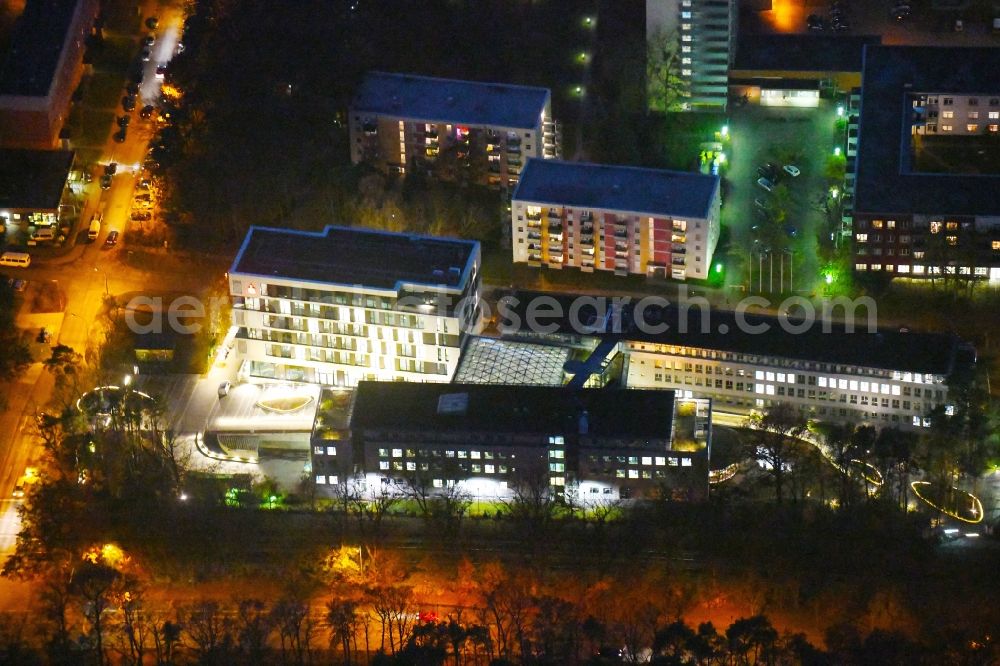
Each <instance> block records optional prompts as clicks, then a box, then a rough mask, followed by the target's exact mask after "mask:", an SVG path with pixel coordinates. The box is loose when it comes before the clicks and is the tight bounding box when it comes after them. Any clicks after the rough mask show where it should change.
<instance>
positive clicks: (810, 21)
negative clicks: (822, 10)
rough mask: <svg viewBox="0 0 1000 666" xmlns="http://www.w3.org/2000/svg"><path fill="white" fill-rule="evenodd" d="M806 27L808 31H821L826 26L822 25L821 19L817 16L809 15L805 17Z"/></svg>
mask: <svg viewBox="0 0 1000 666" xmlns="http://www.w3.org/2000/svg"><path fill="white" fill-rule="evenodd" d="M806 27H807V28H809V29H810V30H816V31H819V30H823V29H824V28H825V27H826V26H825V25H824V24H823V18H822V17H821V16H819V15H818V14H810V15H809V16H807V17H806Z"/></svg>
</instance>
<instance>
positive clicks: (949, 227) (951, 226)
mask: <svg viewBox="0 0 1000 666" xmlns="http://www.w3.org/2000/svg"><path fill="white" fill-rule="evenodd" d="M944 226H945V229H947V230H948V231H955V230H956V229H958V222H949V223H947V224H946V225H944Z"/></svg>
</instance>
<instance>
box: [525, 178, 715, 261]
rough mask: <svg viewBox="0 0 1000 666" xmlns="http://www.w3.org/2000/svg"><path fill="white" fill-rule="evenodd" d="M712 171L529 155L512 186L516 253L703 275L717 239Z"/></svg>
mask: <svg viewBox="0 0 1000 666" xmlns="http://www.w3.org/2000/svg"><path fill="white" fill-rule="evenodd" d="M720 202H721V199H720V194H719V178H718V177H717V176H708V175H702V174H699V173H686V172H677V171H664V170H660V169H641V168H636V167H624V166H609V165H602V164H586V163H582V162H565V161H561V160H530V161H529V162H528V165H527V167H525V170H524V173H523V174H522V176H521V182H520V183H518V186H517V189H516V190H515V191H514V195H513V200H512V206H511V238H512V248H513V256H514V261H515V262H518V263H527V264H529V265H532V266H547V267H549V268H562V267H564V266H572V267H576V268H579V269H580V270H582V271H587V272H590V271H595V270H601V271H613V272H614V273H615V274H616V275H629V274H638V275H657V276H661V277H669V278H674V279H678V280H684V279H687V278H694V279H704V278H706V277H708V273H709V270H710V267H711V262H712V253H713V252H715V246H716V243H718V240H719V231H720V227H719V209H720V205H721V204H720Z"/></svg>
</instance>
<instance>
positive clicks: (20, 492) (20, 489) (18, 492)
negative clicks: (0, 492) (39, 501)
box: [13, 483, 24, 499]
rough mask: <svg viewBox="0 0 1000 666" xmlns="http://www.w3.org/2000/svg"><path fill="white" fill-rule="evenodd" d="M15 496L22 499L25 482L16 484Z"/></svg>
mask: <svg viewBox="0 0 1000 666" xmlns="http://www.w3.org/2000/svg"><path fill="white" fill-rule="evenodd" d="M13 497H14V499H21V498H22V497H24V484H23V483H19V484H17V485H16V486H14V493H13Z"/></svg>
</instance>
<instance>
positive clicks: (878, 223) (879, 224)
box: [872, 220, 882, 229]
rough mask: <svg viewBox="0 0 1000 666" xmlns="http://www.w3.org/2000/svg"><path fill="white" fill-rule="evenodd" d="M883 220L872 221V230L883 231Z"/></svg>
mask: <svg viewBox="0 0 1000 666" xmlns="http://www.w3.org/2000/svg"><path fill="white" fill-rule="evenodd" d="M881 228H882V220H872V229H881Z"/></svg>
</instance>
